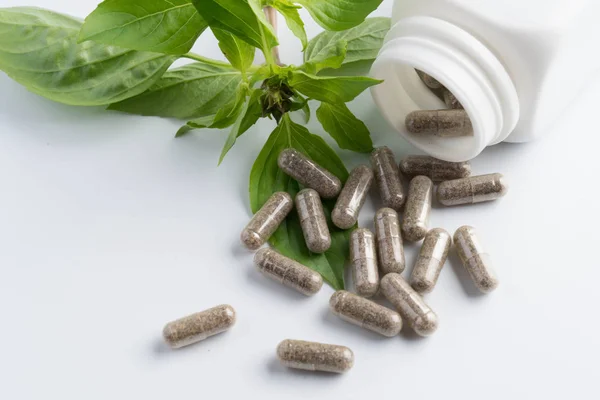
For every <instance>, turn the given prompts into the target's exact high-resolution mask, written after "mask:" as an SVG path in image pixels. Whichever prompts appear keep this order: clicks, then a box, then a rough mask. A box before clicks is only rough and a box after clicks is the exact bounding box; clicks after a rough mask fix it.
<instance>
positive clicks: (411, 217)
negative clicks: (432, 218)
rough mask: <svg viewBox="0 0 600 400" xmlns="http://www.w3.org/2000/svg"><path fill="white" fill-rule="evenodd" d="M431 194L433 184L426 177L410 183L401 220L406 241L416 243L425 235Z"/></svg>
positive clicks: (416, 177) (417, 178) (415, 178)
mask: <svg viewBox="0 0 600 400" xmlns="http://www.w3.org/2000/svg"><path fill="white" fill-rule="evenodd" d="M432 194H433V182H432V181H431V179H429V178H428V177H426V176H422V175H419V176H415V177H414V178H413V179H412V180H411V181H410V186H409V188H408V199H407V200H406V206H405V207H404V219H403V220H402V233H403V235H404V238H405V239H406V240H410V241H411V242H417V241H419V240H421V239H423V238H424V237H425V235H426V234H427V231H428V225H429V214H430V213H431V197H432Z"/></svg>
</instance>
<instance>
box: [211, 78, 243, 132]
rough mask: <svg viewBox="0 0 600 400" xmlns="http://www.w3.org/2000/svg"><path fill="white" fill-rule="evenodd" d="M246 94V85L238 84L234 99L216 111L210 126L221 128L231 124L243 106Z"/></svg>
mask: <svg viewBox="0 0 600 400" xmlns="http://www.w3.org/2000/svg"><path fill="white" fill-rule="evenodd" d="M247 94H248V86H246V85H244V84H242V85H240V86H239V87H238V90H237V92H236V94H235V99H234V100H232V101H231V102H230V103H229V104H226V105H225V106H223V107H221V109H219V111H217V113H216V114H215V119H214V121H213V122H212V124H210V128H217V129H223V128H227V127H228V126H231V125H233V124H234V123H235V121H236V120H237V118H238V116H239V115H240V113H241V112H242V109H243V108H244V103H245V102H246V95H247Z"/></svg>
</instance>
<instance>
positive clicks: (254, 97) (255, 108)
mask: <svg viewBox="0 0 600 400" xmlns="http://www.w3.org/2000/svg"><path fill="white" fill-rule="evenodd" d="M261 95H262V91H261V90H259V89H254V90H253V91H252V93H251V94H250V96H249V97H247V98H246V99H245V102H244V105H243V106H242V110H241V112H240V114H239V116H238V119H237V120H236V121H235V124H233V126H232V127H231V130H230V131H229V135H228V136H227V141H225V145H224V146H223V150H222V151H221V156H220V157H219V164H221V162H223V159H224V158H225V156H226V155H227V152H229V150H231V148H232V147H233V145H234V144H235V141H236V140H237V138H238V137H240V136H242V135H243V134H244V132H246V131H247V130H248V129H250V127H251V126H252V125H254V124H255V123H256V121H258V119H259V118H260V117H261V116H262V105H261V103H260V96H261Z"/></svg>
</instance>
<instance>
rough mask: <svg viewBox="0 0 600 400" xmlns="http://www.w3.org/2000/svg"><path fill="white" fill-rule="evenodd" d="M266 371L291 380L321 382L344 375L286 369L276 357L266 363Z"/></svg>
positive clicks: (340, 377)
mask: <svg viewBox="0 0 600 400" xmlns="http://www.w3.org/2000/svg"><path fill="white" fill-rule="evenodd" d="M267 371H268V373H269V374H270V375H279V376H282V375H285V376H287V377H291V378H301V379H309V378H310V379H323V380H331V379H335V380H338V379H342V377H343V376H344V375H346V374H336V373H334V372H324V371H307V370H302V369H295V368H288V367H286V366H284V365H282V364H281V362H280V361H279V360H278V359H277V357H276V356H271V358H270V359H269V361H268V362H267Z"/></svg>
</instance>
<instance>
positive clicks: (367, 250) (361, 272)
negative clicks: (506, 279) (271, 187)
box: [163, 147, 507, 373]
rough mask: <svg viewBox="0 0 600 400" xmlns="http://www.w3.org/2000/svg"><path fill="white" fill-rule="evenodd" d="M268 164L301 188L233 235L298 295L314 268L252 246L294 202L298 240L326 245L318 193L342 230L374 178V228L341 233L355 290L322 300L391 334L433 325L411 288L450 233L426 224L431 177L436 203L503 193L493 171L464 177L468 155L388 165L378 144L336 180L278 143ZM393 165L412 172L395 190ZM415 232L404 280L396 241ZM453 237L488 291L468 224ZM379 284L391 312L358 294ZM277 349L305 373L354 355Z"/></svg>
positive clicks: (326, 347) (490, 280) (416, 288)
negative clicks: (414, 250)
mask: <svg viewBox="0 0 600 400" xmlns="http://www.w3.org/2000/svg"><path fill="white" fill-rule="evenodd" d="M278 164H279V167H280V168H281V169H282V170H283V171H284V172H285V173H286V174H288V175H289V176H291V177H292V178H294V179H295V180H297V181H298V182H299V183H300V184H302V185H303V186H304V187H305V189H303V190H301V191H300V192H298V194H297V195H296V198H295V199H292V198H291V196H290V195H289V194H288V193H285V192H276V193H274V194H273V195H272V196H271V197H270V198H269V199H268V200H267V201H266V202H265V204H264V205H263V206H262V208H261V209H260V210H259V211H258V212H257V213H256V214H255V215H254V217H253V218H252V219H251V221H250V222H249V223H248V225H247V226H246V228H245V229H244V230H243V231H242V234H241V240H242V243H243V244H244V245H245V246H246V247H247V248H249V249H251V250H258V251H257V252H256V254H255V257H254V262H255V264H256V266H257V267H258V269H259V270H260V271H261V272H262V273H263V274H264V275H266V276H268V277H270V278H273V279H275V280H276V281H278V282H280V283H282V284H283V285H285V286H288V287H290V288H293V289H295V290H297V291H298V292H300V293H303V294H305V295H307V296H308V295H313V294H315V293H317V292H318V291H319V290H320V289H321V287H322V286H323V279H322V277H321V275H319V274H318V273H317V272H315V271H313V270H311V269H310V268H308V267H306V266H304V265H302V264H300V263H298V262H296V261H294V260H292V259H290V258H288V257H285V256H284V255H282V254H280V253H278V252H277V251H275V250H273V249H270V248H267V247H262V246H263V245H264V244H265V243H266V242H267V240H268V239H269V237H270V236H271V235H272V234H273V233H274V232H275V231H276V230H277V228H278V227H279V225H280V224H281V223H282V222H283V221H284V220H285V218H286V216H287V215H288V214H289V213H290V212H291V211H292V209H293V206H294V203H295V206H296V212H297V213H298V216H299V219H300V222H301V226H302V230H303V233H304V239H305V241H306V245H307V247H308V248H309V250H310V251H312V252H314V253H323V252H325V251H327V249H329V247H330V246H331V236H330V232H329V229H328V226H327V220H326V217H325V213H324V210H323V205H322V202H321V198H325V199H333V198H336V197H337V200H336V204H335V207H334V209H333V211H332V213H331V219H332V222H333V224H335V225H336V226H337V227H339V228H341V229H349V228H352V227H354V226H356V223H357V219H358V215H359V212H360V210H361V208H362V206H363V204H364V202H365V199H366V197H367V194H368V192H369V189H370V187H371V184H372V182H373V180H375V182H376V184H377V186H378V189H379V193H380V195H381V199H382V202H383V206H384V207H383V208H381V209H379V210H378V211H377V213H376V214H375V218H374V226H375V233H373V232H371V231H370V230H368V229H364V228H358V229H354V230H353V231H352V233H351V234H350V262H351V265H352V273H353V281H354V288H355V292H356V294H354V293H350V292H348V291H345V290H340V291H337V292H335V293H334V294H333V295H332V296H331V299H330V308H331V310H332V312H333V313H334V314H336V315H338V316H340V317H341V318H343V319H344V320H346V321H348V322H351V323H353V324H356V325H358V326H361V327H363V328H366V329H369V330H372V331H374V332H377V333H379V334H381V335H384V336H388V337H392V336H395V335H397V334H398V333H399V332H400V330H401V328H402V323H403V321H406V322H407V323H408V325H409V326H410V327H411V328H412V329H413V330H414V331H415V332H416V333H417V334H419V335H421V336H429V335H431V334H432V333H433V332H435V330H436V329H437V326H438V318H437V315H436V314H435V313H434V312H433V311H432V310H431V308H430V307H429V306H428V305H427V304H426V303H425V302H424V301H423V298H422V297H421V295H422V294H425V293H429V292H431V291H432V290H433V288H434V287H435V285H436V282H437V280H438V277H439V275H440V271H441V270H442V267H443V266H444V263H445V262H446V258H447V256H448V252H449V251H450V247H451V244H452V238H451V236H450V234H449V233H448V232H446V231H445V230H443V229H440V228H435V229H431V230H430V229H429V227H428V222H429V214H430V211H431V203H432V197H433V187H434V184H433V182H438V187H437V199H438V201H439V202H440V203H441V204H442V205H445V206H453V205H458V204H470V203H479V202H483V201H489V200H494V199H497V198H499V197H501V196H503V195H504V194H505V193H506V191H507V186H506V184H505V182H504V178H503V176H502V175H501V174H490V175H480V176H470V175H471V166H470V164H469V163H468V162H461V163H452V162H446V161H441V160H437V159H435V158H433V157H429V156H409V157H407V158H405V159H403V160H402V162H401V163H400V165H399V166H398V164H396V161H395V159H394V155H393V153H392V151H391V150H390V149H389V148H387V147H380V148H377V149H375V150H374V151H373V153H372V155H371V167H369V166H367V165H359V166H358V167H356V168H354V169H353V170H352V171H351V172H350V176H349V178H348V180H347V181H346V183H345V185H343V186H342V183H341V182H340V180H339V179H338V178H337V177H336V176H335V175H333V174H332V173H330V172H329V171H327V170H326V169H324V168H323V167H321V166H320V165H318V164H316V163H315V162H314V161H312V160H310V159H309V158H307V157H306V156H305V155H304V154H302V153H300V152H298V151H296V150H294V149H285V150H283V151H282V152H281V154H280V155H279V159H278ZM400 170H401V171H402V173H403V175H405V176H407V177H412V179H411V180H410V184H409V189H408V195H405V192H404V188H403V185H402V180H401V175H400ZM405 203H406V204H405ZM402 208H404V215H403V219H402V224H400V222H399V218H398V211H400V210H401V209H402ZM422 239H423V244H422V246H421V249H420V252H419V255H418V258H417V261H416V265H415V267H414V269H413V272H412V275H411V277H410V281H409V282H407V281H406V280H405V279H404V278H403V277H402V276H401V275H400V274H401V273H402V272H403V271H404V268H405V257H404V248H403V240H408V241H413V242H416V241H420V240H422ZM454 244H455V247H456V251H457V253H458V255H459V257H460V259H461V260H462V263H463V264H464V266H465V268H466V269H467V271H468V272H469V274H470V276H471V278H472V279H473V282H474V283H475V285H476V286H477V288H478V289H479V290H481V291H482V292H485V293H487V292H490V291H492V290H494V289H495V288H496V287H497V285H498V280H497V278H496V276H495V274H494V272H493V270H492V268H491V264H490V259H489V255H488V254H487V253H486V252H485V251H484V250H483V248H482V246H481V244H480V242H479V240H478V239H477V237H476V234H475V231H474V229H473V228H472V227H470V226H463V227H461V228H459V229H458V230H457V231H456V233H455V234H454ZM261 247H262V248H261ZM380 277H381V279H380ZM379 292H380V293H382V294H383V295H384V296H385V297H386V298H387V299H388V301H389V302H390V303H391V304H392V305H393V306H394V307H395V308H396V310H397V311H394V310H391V309H389V308H387V307H384V306H382V305H380V304H378V303H375V302H373V301H371V300H369V299H367V298H368V297H372V296H374V295H375V294H377V293H379ZM234 323H235V311H234V310H233V308H232V307H231V306H229V305H221V306H217V307H215V308H212V309H210V310H207V311H203V312H200V313H197V314H193V315H190V316H188V317H185V318H182V319H180V320H177V321H174V322H171V323H169V324H167V325H166V327H165V328H164V332H163V334H164V338H165V340H166V341H167V343H168V344H169V345H171V346H172V347H174V348H177V347H182V346H186V345H188V344H191V343H195V342H197V341H200V340H203V339H205V338H206V337H208V336H211V335H214V334H216V333H219V332H222V331H224V330H227V329H228V328H230V327H231V326H232V325H233V324H234ZM277 356H278V358H279V360H280V361H281V362H282V364H283V365H285V366H288V367H292V368H299V369H306V370H313V371H314V370H319V371H328V372H338V373H341V372H345V371H347V370H349V369H350V368H351V367H352V365H353V364H354V354H353V352H352V351H351V350H350V349H349V348H347V347H344V346H338V345H331V344H323V343H315V342H307V341H301V340H284V341H283V342H281V343H280V344H279V346H278V347H277Z"/></svg>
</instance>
